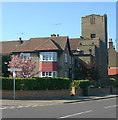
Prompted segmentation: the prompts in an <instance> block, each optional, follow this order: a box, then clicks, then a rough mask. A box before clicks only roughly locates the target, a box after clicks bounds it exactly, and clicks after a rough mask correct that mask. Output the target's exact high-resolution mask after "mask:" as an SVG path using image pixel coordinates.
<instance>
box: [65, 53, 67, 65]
mask: <svg viewBox="0 0 118 120" xmlns="http://www.w3.org/2000/svg"><path fill="white" fill-rule="evenodd" d="M65 63H67V54H66V53H65Z"/></svg>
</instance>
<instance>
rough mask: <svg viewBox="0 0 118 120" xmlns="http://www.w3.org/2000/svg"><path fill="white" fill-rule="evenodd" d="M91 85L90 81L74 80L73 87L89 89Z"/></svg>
mask: <svg viewBox="0 0 118 120" xmlns="http://www.w3.org/2000/svg"><path fill="white" fill-rule="evenodd" d="M89 85H90V82H89V80H73V81H72V83H71V86H74V87H76V88H84V87H88V86H89Z"/></svg>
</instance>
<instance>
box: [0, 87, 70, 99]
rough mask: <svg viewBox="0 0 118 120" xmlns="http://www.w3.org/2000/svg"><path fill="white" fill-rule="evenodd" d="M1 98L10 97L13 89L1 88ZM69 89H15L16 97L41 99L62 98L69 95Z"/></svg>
mask: <svg viewBox="0 0 118 120" xmlns="http://www.w3.org/2000/svg"><path fill="white" fill-rule="evenodd" d="M0 93H2V98H3V99H12V98H13V91H12V90H3V91H2V92H1V91H0ZM69 96H70V92H69V90H68V89H67V90H35V91H30V90H29V91H21V90H16V99H41V98H42V99H43V98H63V97H69Z"/></svg>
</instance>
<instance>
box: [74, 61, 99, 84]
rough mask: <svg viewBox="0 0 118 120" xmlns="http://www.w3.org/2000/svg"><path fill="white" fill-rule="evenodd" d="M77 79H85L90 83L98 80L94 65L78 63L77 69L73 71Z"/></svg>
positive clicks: (97, 72)
mask: <svg viewBox="0 0 118 120" xmlns="http://www.w3.org/2000/svg"><path fill="white" fill-rule="evenodd" d="M75 70H76V71H75V72H76V74H78V78H79V79H85V80H86V79H87V80H89V81H91V82H93V81H97V80H98V79H99V78H100V75H99V70H98V69H97V66H96V64H95V63H89V64H85V62H79V68H77V69H75Z"/></svg>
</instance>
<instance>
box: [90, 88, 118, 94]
mask: <svg viewBox="0 0 118 120" xmlns="http://www.w3.org/2000/svg"><path fill="white" fill-rule="evenodd" d="M110 93H113V94H117V93H118V89H116V88H112V91H111V90H110V88H88V95H106V94H110Z"/></svg>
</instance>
